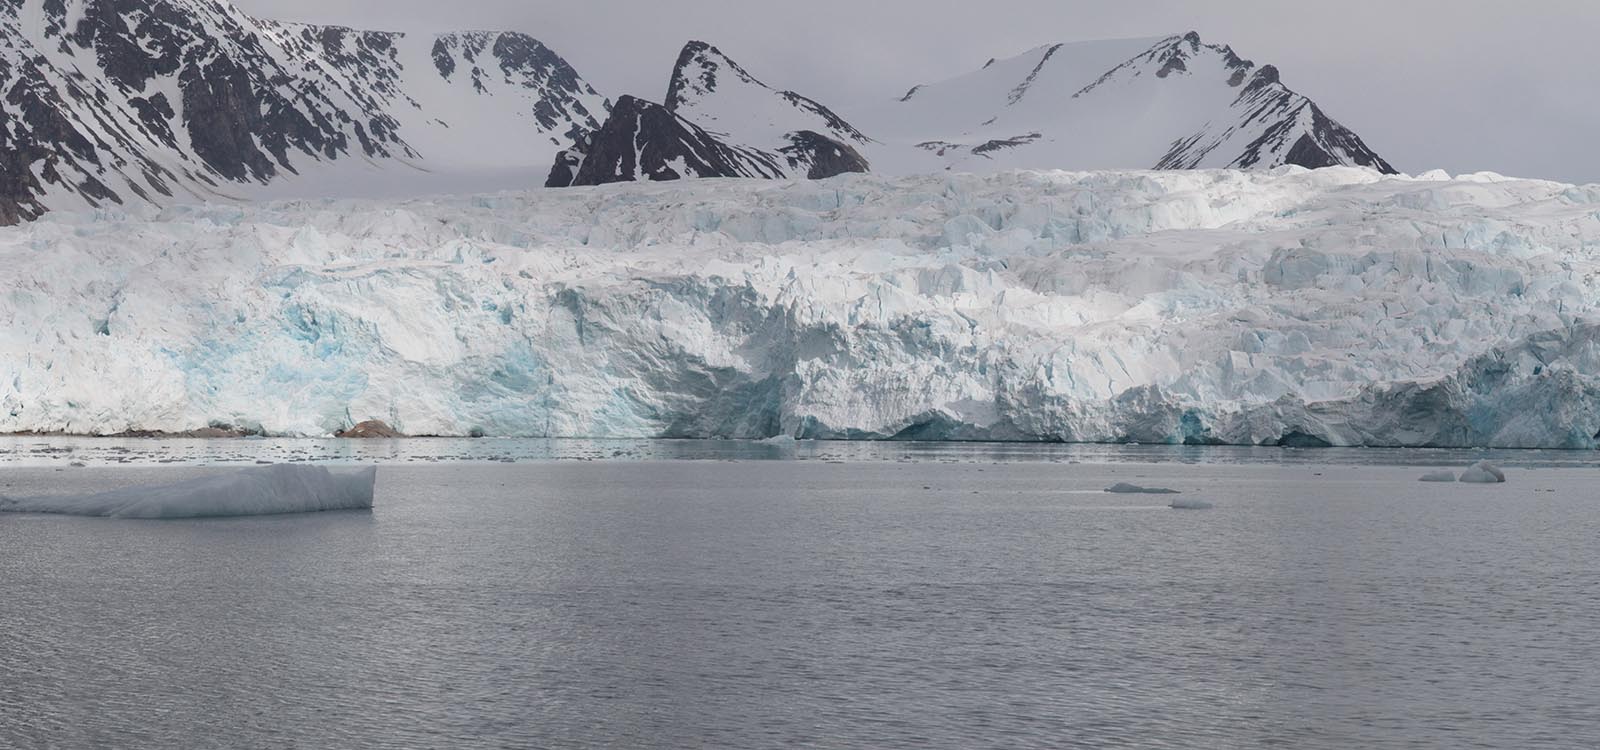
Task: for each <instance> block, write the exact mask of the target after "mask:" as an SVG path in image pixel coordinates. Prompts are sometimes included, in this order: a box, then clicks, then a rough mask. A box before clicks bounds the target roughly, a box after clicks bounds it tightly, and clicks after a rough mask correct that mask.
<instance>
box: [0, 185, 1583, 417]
mask: <svg viewBox="0 0 1600 750" xmlns="http://www.w3.org/2000/svg"><path fill="white" fill-rule="evenodd" d="M1597 241H1600V186H1588V187H1575V186H1571V185H1563V184H1557V183H1550V182H1538V181H1528V180H1509V179H1504V178H1500V177H1497V176H1494V175H1465V176H1462V177H1459V178H1455V179H1450V178H1446V177H1443V176H1441V175H1437V174H1430V175H1427V176H1424V177H1420V178H1410V177H1384V176H1382V175H1380V174H1378V173H1377V172H1375V171H1372V170H1365V169H1351V168H1333V169H1326V170H1317V171H1315V172H1308V171H1305V170H1302V169H1299V168H1294V167H1289V168H1279V169H1275V170H1269V171H1251V172H1240V171H1211V170H1200V171H1189V172H1114V173H1066V172H1054V173H1003V174H998V175H992V176H974V175H951V176H937V177H936V176H924V177H912V178H898V179H890V178H885V177H879V176H866V175H852V176H844V177H839V178H834V179H830V180H823V181H788V180H780V181H775V182H765V181H753V180H718V181H700V182H679V183H641V184H633V185H610V186H602V187H598V188H574V189H571V190H564V191H537V192H527V193H506V194H501V195H484V196H477V197H470V198H448V199H444V198H441V199H431V200H412V201H404V202H387V201H384V202H374V201H349V200H341V201H296V202H286V203H276V204H269V205H261V206H255V207H240V206H226V205H211V206H180V207H173V208H168V209H165V210H162V211H159V212H157V211H154V210H148V209H102V210H99V211H93V212H85V213H59V214H52V215H50V216H47V217H46V218H44V219H43V220H41V221H37V222H33V223H30V224H27V225H23V226H20V227H13V228H9V229H4V230H0V266H3V267H5V268H8V269H12V270H11V272H10V273H8V274H7V275H5V276H4V277H3V278H0V317H3V318H4V319H5V320H7V321H11V324H10V325H8V326H6V327H4V329H0V431H27V430H35V431H66V432H79V433H116V432H122V431H125V430H165V431H170V432H179V431H184V430H191V429H197V428H203V427H206V426H208V425H212V424H228V425H232V426H235V427H241V428H249V429H259V430H263V431H265V432H268V433H273V434H300V435H325V434H329V433H332V432H334V431H336V430H338V429H340V428H342V427H347V426H349V425H351V424H354V423H356V422H359V421H363V420H366V419H382V420H383V421H385V422H386V423H388V424H391V425H394V426H395V427H396V428H397V429H399V430H401V431H403V432H406V433H409V434H446V435H450V434H456V435H465V434H469V433H472V432H474V431H482V432H485V433H487V434H491V435H524V436H542V435H561V436H724V437H742V438H766V437H771V436H775V435H789V436H794V437H800V438H927V439H968V438H971V439H978V438H982V439H1007V440H1069V441H1116V442H1123V441H1129V440H1133V441H1139V442H1143V443H1194V444H1207V443H1239V444H1281V445H1295V446H1309V445H1417V446H1421V445H1437V446H1472V445H1492V446H1504V447H1528V448H1532V447H1556V448H1594V447H1596V445H1597V442H1600V440H1597V433H1600V263H1597V257H1596V254H1595V250H1594V248H1595V247H1596V245H1597Z"/></svg>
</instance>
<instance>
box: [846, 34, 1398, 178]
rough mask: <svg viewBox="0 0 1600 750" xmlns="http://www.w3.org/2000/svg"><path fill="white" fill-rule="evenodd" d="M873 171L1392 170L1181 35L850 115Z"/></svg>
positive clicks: (1070, 52)
mask: <svg viewBox="0 0 1600 750" xmlns="http://www.w3.org/2000/svg"><path fill="white" fill-rule="evenodd" d="M858 119H859V121H860V122H861V123H862V124H863V127H865V128H866V130H867V132H869V133H871V134H873V137H874V138H876V139H878V140H880V141H884V142H885V143H886V144H889V146H888V147H885V148H880V149H877V150H876V151H875V152H874V159H875V163H876V164H877V165H878V167H879V168H880V169H883V170H885V171H890V172H896V173H906V172H917V171H929V170H932V169H949V170H957V171H976V172H993V171H997V170H1006V169H1019V168H1029V169H1039V168H1067V169H1125V168H1152V167H1153V168H1158V169H1205V168H1220V167H1233V168H1249V167H1275V166H1281V165H1284V164H1295V165H1299V166H1304V167H1310V168H1316V167H1324V166H1337V165H1345V166H1363V167H1372V168H1374V169H1377V170H1379V171H1383V172H1393V171H1394V169H1393V167H1391V166H1390V165H1389V163H1388V162H1386V161H1384V160H1383V159H1382V158H1381V157H1379V156H1378V155H1377V154H1376V153H1373V151H1372V150H1371V149H1369V148H1368V147H1367V146H1366V144H1365V143H1363V142H1362V141H1361V139H1360V138H1359V137H1358V136H1356V135H1355V133H1353V132H1351V131H1350V130H1349V129H1347V128H1345V127H1344V126H1342V125H1340V124H1339V123H1338V122H1336V121H1334V120H1333V119H1332V118H1331V117H1329V116H1328V115H1327V114H1326V113H1324V112H1323V111H1322V110H1321V109H1320V108H1319V107H1317V105H1316V104H1315V103H1313V102H1312V101H1311V100H1310V99H1307V98H1306V97H1304V96H1302V95H1300V94H1298V93H1295V92H1294V91H1291V90H1290V89H1288V88H1287V87H1286V86H1284V85H1283V83H1282V82H1281V81H1280V80H1279V74H1278V71H1277V69H1276V68H1274V67H1272V66H1270V65H1267V66H1257V65H1256V64H1255V63H1253V62H1251V61H1249V60H1245V59H1242V58H1240V57H1239V56H1238V55H1237V54H1235V53H1234V52H1233V50H1232V49H1230V48H1228V47H1226V46H1221V45H1214V44H1206V43H1204V42H1202V41H1201V39H1200V36H1199V35H1198V34H1196V33H1194V32H1190V33H1188V34H1184V35H1177V36H1171V37H1165V38H1159V39H1121V40H1108V41H1093V42H1078V43H1072V44H1054V45H1049V46H1045V47H1039V48H1036V49H1033V50H1030V51H1028V52H1026V53H1024V54H1022V55H1019V56H1017V57H1014V58H1011V59H1008V60H1001V61H991V62H990V64H988V65H986V66H985V67H984V68H983V69H981V70H978V71H974V72H972V73H969V74H967V75H964V76H960V77H957V78H954V79H951V80H948V81H944V82H941V83H935V84H926V85H921V86H918V87H916V88H914V89H912V90H911V91H910V92H908V93H907V94H906V95H905V96H904V97H902V98H901V99H899V100H898V101H893V102H885V103H883V104H882V105H880V106H877V107H873V108H868V109H867V110H866V111H864V112H862V113H860V115H859V118H858Z"/></svg>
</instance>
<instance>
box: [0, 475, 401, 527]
mask: <svg viewBox="0 0 1600 750" xmlns="http://www.w3.org/2000/svg"><path fill="white" fill-rule="evenodd" d="M377 476H378V469H377V467H367V468H363V469H355V470H341V471H330V470H328V469H327V468H325V467H322V466H297V465H291V464H279V465H276V466H260V467H253V468H249V469H241V470H239V471H234V472H231V473H228V474H217V475H213V476H204V477H198V478H196V479H189V480H186V481H183V482H178V483H176V484H167V485H153V486H145V487H125V488H123V489H118V490H111V491H109V492H100V493H96V494H93V495H64V496H55V497H25V498H6V497H0V512H12V513H61V514H66V515H74V516H103V517H107V518H211V517H221V516H262V515H276V514H281V513H312V512H316V511H325V510H359V509H370V508H371V507H372V487H373V484H374V483H375V482H376V480H377Z"/></svg>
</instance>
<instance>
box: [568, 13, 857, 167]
mask: <svg viewBox="0 0 1600 750" xmlns="http://www.w3.org/2000/svg"><path fill="white" fill-rule="evenodd" d="M629 100H630V101H629V106H628V107H626V108H620V107H619V109H618V110H616V111H613V112H612V116H611V118H610V119H609V120H608V121H607V122H606V124H605V126H604V127H603V128H602V129H601V130H600V132H599V133H597V134H596V135H594V136H593V137H592V138H585V139H582V140H581V141H580V142H578V143H575V144H574V147H573V148H572V149H570V150H569V151H567V152H564V153H562V154H560V155H558V156H557V158H556V165H555V167H554V169H553V170H552V172H551V175H550V179H549V180H548V181H547V182H546V186H547V187H567V186H570V185H599V184H603V183H608V182H632V181H637V180H645V181H660V180H676V179H681V178H690V177H766V178H776V177H809V178H811V179H823V178H826V177H833V176H835V175H839V174H845V173H848V172H865V171H867V170H868V169H869V167H870V165H869V163H868V161H867V159H866V158H865V157H863V156H862V154H861V152H860V151H859V150H858V149H860V148H861V147H862V146H865V145H866V144H868V143H870V140H869V139H868V138H867V137H866V136H865V135H862V134H861V132H860V131H859V130H856V129H855V128H854V127H853V126H851V125H850V123H848V122H845V121H844V119H843V118H841V117H839V116H838V115H836V114H834V113H833V111H832V110H830V109H828V108H827V107H826V106H823V105H822V104H820V103H818V102H817V101H815V100H813V99H811V98H809V97H806V96H803V95H801V94H797V93H795V92H793V91H780V90H777V89H774V88H772V87H770V86H768V85H766V84H765V83H762V82H761V81H760V80H758V79H757V78H756V77H755V76H753V75H751V74H750V73H749V72H748V71H746V70H745V69H744V68H743V67H741V66H740V65H739V64H738V63H736V62H734V61H733V60H731V59H729V58H728V56H727V55H724V54H723V53H722V52H721V50H718V49H717V48H716V47H713V46H711V45H709V44H706V43H705V42H698V41H692V42H689V43H688V44H687V45H685V46H684V48H683V51H682V52H681V53H680V54H679V55H678V61H677V64H676V65H674V66H673V70H672V78H671V83H670V84H669V85H668V87H667V96H666V99H665V100H664V104H660V105H657V104H653V103H650V102H647V101H644V100H642V99H637V98H633V97H629Z"/></svg>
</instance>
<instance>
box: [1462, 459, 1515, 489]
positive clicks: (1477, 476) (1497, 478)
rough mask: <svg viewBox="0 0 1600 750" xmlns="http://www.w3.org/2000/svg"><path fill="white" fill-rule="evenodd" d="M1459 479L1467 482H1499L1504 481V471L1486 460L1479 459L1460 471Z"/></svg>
mask: <svg viewBox="0 0 1600 750" xmlns="http://www.w3.org/2000/svg"><path fill="white" fill-rule="evenodd" d="M1461 481H1463V482H1467V483H1469V484H1501V483H1503V482H1505V481H1506V473H1505V472H1503V471H1501V470H1500V467H1498V466H1495V465H1494V464H1491V463H1489V462H1488V461H1479V462H1478V463H1475V464H1473V465H1472V466H1471V467H1470V468H1468V469H1467V470H1466V471H1463V472H1461Z"/></svg>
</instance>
